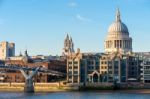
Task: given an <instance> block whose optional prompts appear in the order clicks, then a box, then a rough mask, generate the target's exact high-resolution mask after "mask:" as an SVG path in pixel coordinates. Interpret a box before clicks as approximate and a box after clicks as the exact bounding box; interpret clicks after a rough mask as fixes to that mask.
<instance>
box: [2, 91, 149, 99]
mask: <svg viewBox="0 0 150 99" xmlns="http://www.w3.org/2000/svg"><path fill="white" fill-rule="evenodd" d="M0 99H150V94H143V93H122V92H119V91H117V92H51V93H35V94H25V93H12V92H0Z"/></svg>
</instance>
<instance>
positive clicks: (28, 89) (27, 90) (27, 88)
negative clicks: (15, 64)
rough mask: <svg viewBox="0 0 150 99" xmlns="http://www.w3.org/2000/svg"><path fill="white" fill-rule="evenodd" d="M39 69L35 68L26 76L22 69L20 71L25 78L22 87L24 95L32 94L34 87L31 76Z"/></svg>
mask: <svg viewBox="0 0 150 99" xmlns="http://www.w3.org/2000/svg"><path fill="white" fill-rule="evenodd" d="M39 69H40V67H37V68H36V69H35V70H34V71H32V72H30V73H29V74H27V73H26V72H25V71H24V70H23V69H21V70H20V71H21V73H22V74H23V76H24V77H25V85H24V92H25V93H34V85H33V79H32V78H33V76H35V75H36V74H37V72H38V70H39Z"/></svg>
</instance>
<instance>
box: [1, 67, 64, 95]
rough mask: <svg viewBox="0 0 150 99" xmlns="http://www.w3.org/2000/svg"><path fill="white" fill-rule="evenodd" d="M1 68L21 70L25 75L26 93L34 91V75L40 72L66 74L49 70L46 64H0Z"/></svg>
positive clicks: (56, 74)
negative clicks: (31, 65)
mask: <svg viewBox="0 0 150 99" xmlns="http://www.w3.org/2000/svg"><path fill="white" fill-rule="evenodd" d="M0 69H5V70H16V71H20V72H21V73H22V75H23V76H24V77H25V86H24V92H26V93H32V92H34V85H33V77H34V76H35V75H36V74H37V73H38V72H40V73H46V74H48V75H52V76H54V75H55V76H63V75H64V73H61V72H58V71H54V70H49V69H47V68H45V67H44V66H35V67H27V66H24V67H21V66H18V65H0ZM29 71H30V72H29Z"/></svg>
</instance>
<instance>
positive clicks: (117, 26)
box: [108, 9, 128, 33]
mask: <svg viewBox="0 0 150 99" xmlns="http://www.w3.org/2000/svg"><path fill="white" fill-rule="evenodd" d="M112 32H121V33H128V28H127V26H126V25H125V24H124V23H123V22H121V19H120V11H119V9H118V10H117V13H116V20H115V22H114V23H112V24H111V25H110V26H109V29H108V33H112Z"/></svg>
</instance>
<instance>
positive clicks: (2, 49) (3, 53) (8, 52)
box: [0, 42, 15, 60]
mask: <svg viewBox="0 0 150 99" xmlns="http://www.w3.org/2000/svg"><path fill="white" fill-rule="evenodd" d="M12 56H15V43H9V42H1V43H0V60H5V59H7V58H8V57H12Z"/></svg>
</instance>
